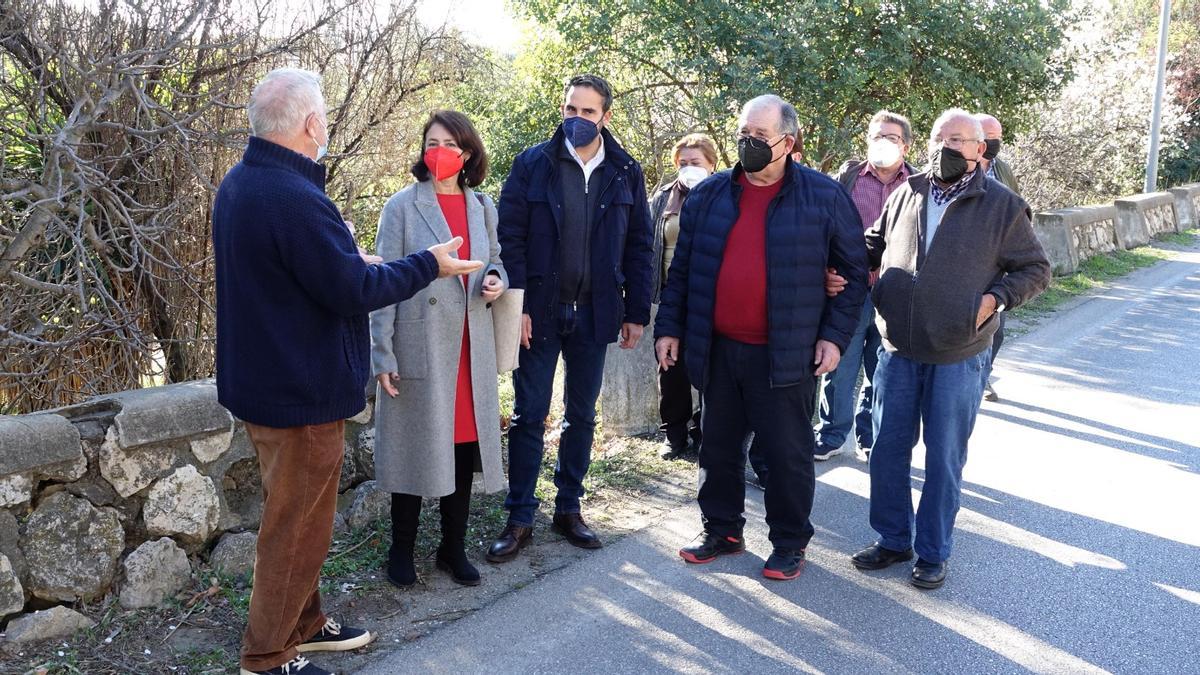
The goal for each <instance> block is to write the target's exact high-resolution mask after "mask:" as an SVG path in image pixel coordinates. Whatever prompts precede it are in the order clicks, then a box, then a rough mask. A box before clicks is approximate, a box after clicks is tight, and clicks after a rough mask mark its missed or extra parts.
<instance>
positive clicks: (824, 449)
mask: <svg viewBox="0 0 1200 675" xmlns="http://www.w3.org/2000/svg"><path fill="white" fill-rule="evenodd" d="M840 454H842V448H841V446H839V447H836V448H835V447H833V446H832V445H825V444H824V443H817V447H816V449H814V450H813V459H815V460H817V461H818V462H824V461H825V460H827V459H831V458H833V457H837V456H838V455H840Z"/></svg>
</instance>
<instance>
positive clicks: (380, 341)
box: [371, 111, 508, 587]
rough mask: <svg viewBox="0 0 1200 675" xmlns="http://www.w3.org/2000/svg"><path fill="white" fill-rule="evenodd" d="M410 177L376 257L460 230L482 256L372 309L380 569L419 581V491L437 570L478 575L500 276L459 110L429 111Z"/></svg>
mask: <svg viewBox="0 0 1200 675" xmlns="http://www.w3.org/2000/svg"><path fill="white" fill-rule="evenodd" d="M421 137H422V146H421V147H422V155H421V157H420V158H419V159H418V160H417V162H416V163H415V164H414V165H413V167H412V173H413V176H415V177H416V178H417V183H415V184H413V185H410V186H409V187H407V188H405V189H403V190H401V191H400V192H397V193H396V194H395V195H392V197H391V199H389V200H388V202H387V204H386V205H385V206H384V208H383V213H382V215H381V216H380V219H379V231H378V233H377V234H376V239H375V242H376V248H377V250H378V253H379V255H380V256H382V257H383V258H384V260H394V259H396V258H400V257H403V256H405V255H407V254H409V253H412V252H414V251H422V250H424V249H426V248H429V247H430V246H431V245H433V244H436V243H437V242H441V241H446V240H447V239H450V238H451V237H452V236H457V237H462V238H463V246H462V248H461V249H460V250H459V252H458V255H459V257H460V258H469V259H472V260H482V261H484V262H485V266H484V268H483V269H481V270H479V271H478V272H474V273H472V274H470V275H467V276H465V277H448V278H445V279H440V280H437V281H434V282H433V283H432V284H430V285H429V286H428V287H427V288H426V289H425V290H423V291H421V292H419V293H417V294H416V295H414V296H412V298H410V299H409V300H406V301H404V302H402V303H400V304H397V305H393V306H391V307H387V308H385V309H381V310H378V311H376V312H373V313H372V314H371V352H372V353H371V361H372V368H373V369H374V373H375V375H376V378H377V379H378V381H379V390H378V392H377V396H376V398H375V410H376V421H375V479H376V481H378V483H379V487H380V488H381V489H383V490H387V491H388V492H391V493H392V548H391V551H390V552H389V555H388V564H387V576H388V579H389V580H390V581H391V582H392V583H393V584H396V585H397V586H401V587H407V586H411V585H412V584H413V583H415V582H416V580H417V574H416V570H415V567H414V564H413V547H414V544H415V543H416V538H417V522H418V516H419V515H420V513H421V498H422V497H441V504H440V506H441V520H442V542H441V546H439V547H438V552H437V567H438V569H441V570H445V571H447V572H449V573H450V575H451V576H452V577H453V579H454V580H455V581H456V582H458V583H460V584H464V585H468V586H474V585H477V584H478V583H479V582H480V578H479V571H478V570H476V569H475V567H474V566H473V565H471V563H470V561H469V560H467V556H466V553H465V551H464V549H463V540H464V538H465V537H466V533H467V514H468V513H469V511H470V506H471V484H472V482H473V479H474V474H475V473H477V472H478V473H482V474H483V487H484V489H486V490H488V491H490V492H495V491H498V490H500V489H501V488H502V487H504V476H503V472H502V469H501V465H500V401H499V393H498V391H497V386H496V345H495V338H494V336H493V332H492V313H491V310H490V307H491V303H492V302H493V301H495V300H496V299H497V298H499V297H500V295H501V294H502V293H503V292H504V289H505V288H506V286H507V283H508V279H507V276H506V275H505V272H504V267H503V265H502V264H501V262H500V245H499V244H498V243H497V242H496V207H495V206H494V205H493V203H492V201H491V200H490V199H489V198H487V197H486V196H484V195H483V194H482V193H477V192H474V191H473V190H471V188H472V187H475V186H477V185H479V184H480V183H482V182H483V180H484V178H485V177H486V175H487V156H486V154H485V153H484V150H483V143H482V141H481V140H480V138H479V134H478V133H477V132H476V131H475V127H474V126H473V125H472V124H471V122H470V120H468V119H467V117H466V116H465V115H463V114H461V113H458V112H453V111H438V112H435V113H433V114H432V115H431V116H430V118H429V121H428V122H426V124H425V128H424V130H423V132H422V134H421Z"/></svg>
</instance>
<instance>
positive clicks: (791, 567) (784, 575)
mask: <svg viewBox="0 0 1200 675" xmlns="http://www.w3.org/2000/svg"><path fill="white" fill-rule="evenodd" d="M803 570H804V549H802V548H799V549H797V548H776V549H775V550H774V551H773V552H772V553H771V557H770V558H767V562H766V564H764V565H763V576H764V577H766V578H768V579H775V580H777V581H788V580H790V579H795V578H796V577H798V576H800V572H801V571H803Z"/></svg>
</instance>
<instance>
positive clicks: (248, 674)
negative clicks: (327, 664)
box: [239, 668, 337, 675]
mask: <svg viewBox="0 0 1200 675" xmlns="http://www.w3.org/2000/svg"><path fill="white" fill-rule="evenodd" d="M239 670H241V671H242V673H241V675H257V673H255V672H254V671H252V670H246V669H245V668H239ZM329 675H337V673H330V674H329Z"/></svg>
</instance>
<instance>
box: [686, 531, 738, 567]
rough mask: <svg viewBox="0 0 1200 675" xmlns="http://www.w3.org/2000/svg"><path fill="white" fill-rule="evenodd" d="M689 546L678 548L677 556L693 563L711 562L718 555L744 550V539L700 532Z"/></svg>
mask: <svg viewBox="0 0 1200 675" xmlns="http://www.w3.org/2000/svg"><path fill="white" fill-rule="evenodd" d="M693 541H694V542H695V543H693V544H692V545H691V546H684V547H683V548H681V549H679V557H680V558H683V559H684V560H686V561H688V562H690V563H692V564H694V565H700V564H703V563H708V562H712V561H714V560H716V559H717V557H718V556H723V555H730V554H732V553H741V552H742V551H745V550H746V541H745V540H744V539H742V538H741V537H726V536H722V535H719V534H713V533H712V532H701V533H700V534H699V535H697V536H696V539H695V540H693Z"/></svg>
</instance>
